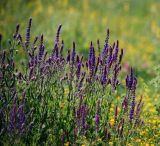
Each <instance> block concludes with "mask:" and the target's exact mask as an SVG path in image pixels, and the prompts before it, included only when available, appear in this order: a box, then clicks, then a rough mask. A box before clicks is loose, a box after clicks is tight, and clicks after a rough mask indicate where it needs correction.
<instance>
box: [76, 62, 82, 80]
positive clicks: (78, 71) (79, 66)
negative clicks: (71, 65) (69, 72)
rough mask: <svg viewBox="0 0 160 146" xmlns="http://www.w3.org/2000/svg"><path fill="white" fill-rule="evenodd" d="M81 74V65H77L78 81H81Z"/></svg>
mask: <svg viewBox="0 0 160 146" xmlns="http://www.w3.org/2000/svg"><path fill="white" fill-rule="evenodd" d="M80 74H81V63H78V65H77V70H76V77H77V80H79V78H80Z"/></svg>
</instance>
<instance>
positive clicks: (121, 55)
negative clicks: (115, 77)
mask: <svg viewBox="0 0 160 146" xmlns="http://www.w3.org/2000/svg"><path fill="white" fill-rule="evenodd" d="M122 58H123V49H121V54H120V56H119V61H118V64H121V62H122Z"/></svg>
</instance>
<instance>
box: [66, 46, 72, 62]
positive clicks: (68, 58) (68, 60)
mask: <svg viewBox="0 0 160 146" xmlns="http://www.w3.org/2000/svg"><path fill="white" fill-rule="evenodd" d="M70 57H71V53H70V49H68V55H67V59H66V60H67V62H70Z"/></svg>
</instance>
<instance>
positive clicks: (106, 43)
mask: <svg viewBox="0 0 160 146" xmlns="http://www.w3.org/2000/svg"><path fill="white" fill-rule="evenodd" d="M108 40H109V29H107V35H106V39H105V45H104V48H108Z"/></svg>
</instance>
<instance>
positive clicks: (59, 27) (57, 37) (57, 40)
mask: <svg viewBox="0 0 160 146" xmlns="http://www.w3.org/2000/svg"><path fill="white" fill-rule="evenodd" d="M61 28H62V25H61V24H60V25H59V26H58V29H57V35H56V41H55V43H57V44H59V35H60V31H61Z"/></svg>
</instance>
